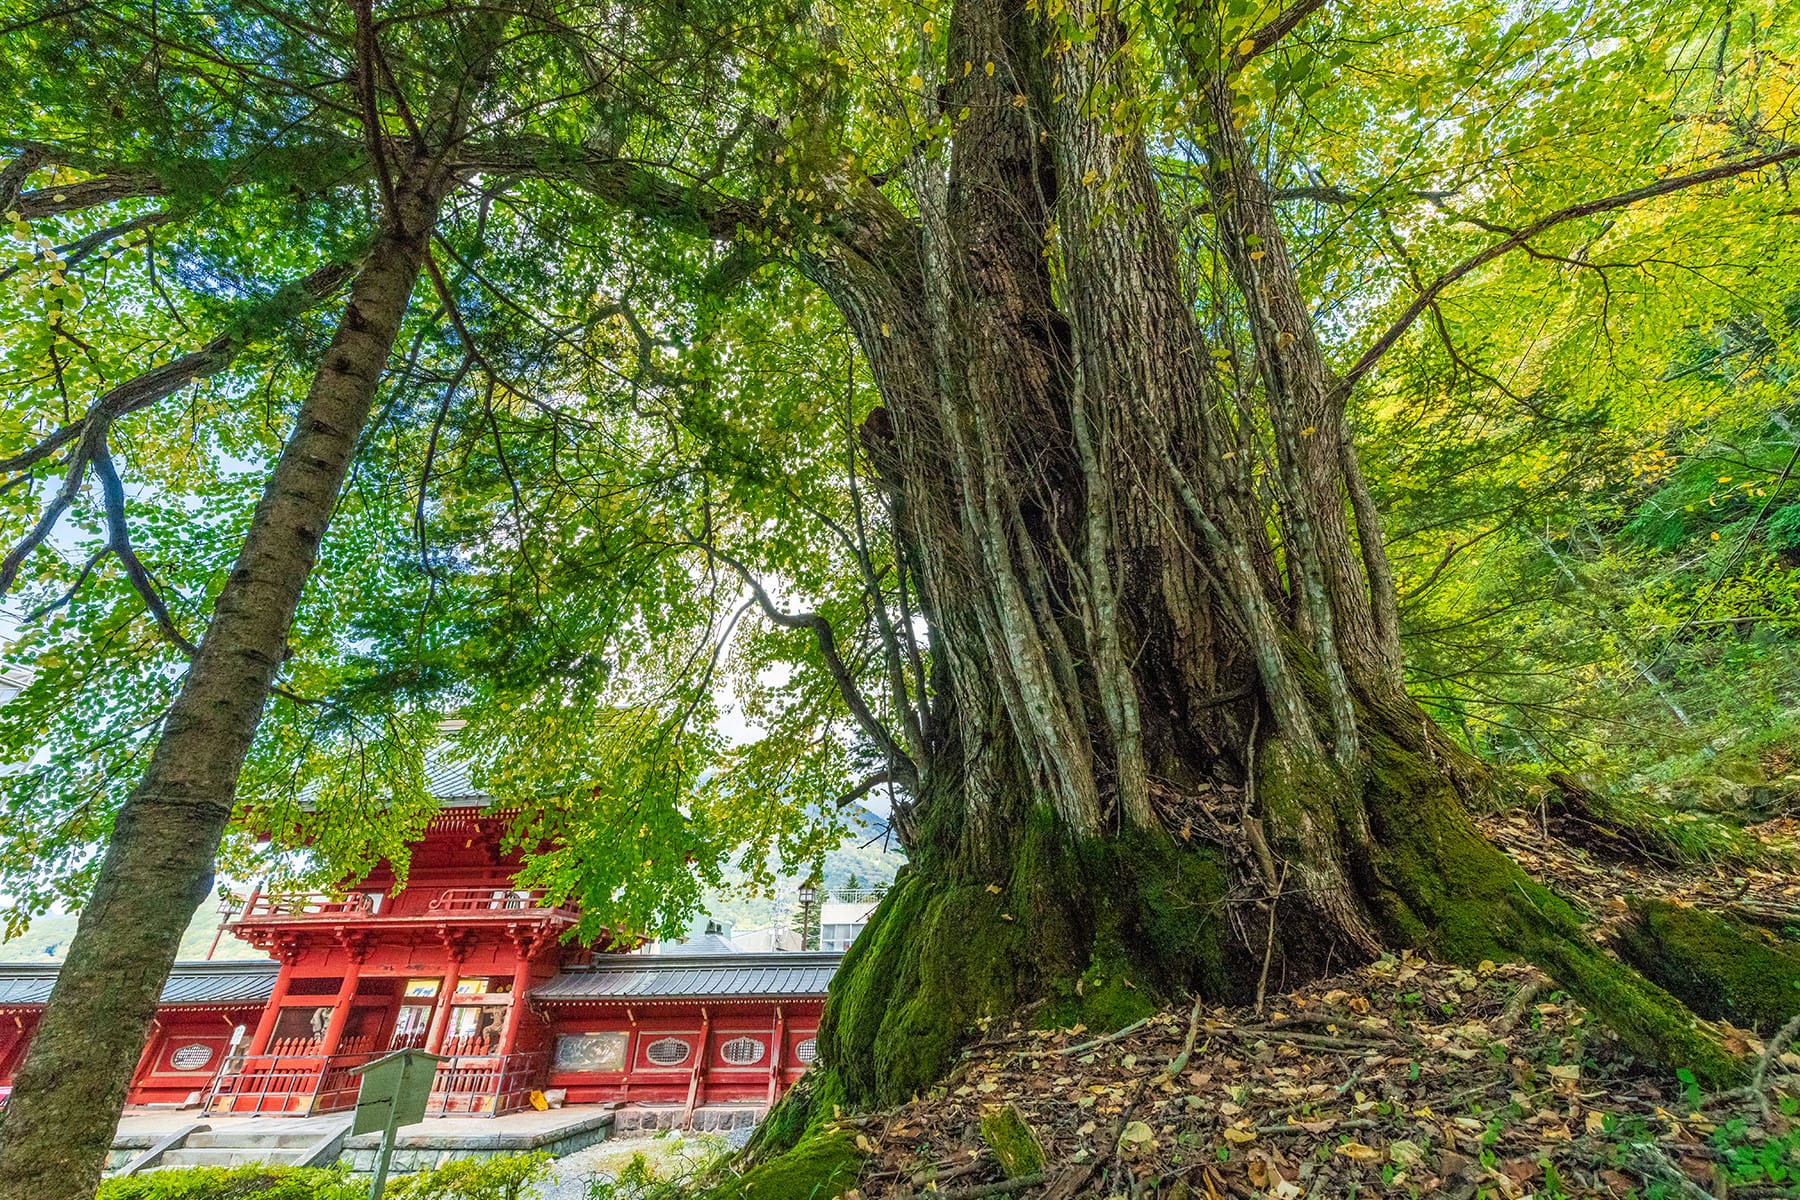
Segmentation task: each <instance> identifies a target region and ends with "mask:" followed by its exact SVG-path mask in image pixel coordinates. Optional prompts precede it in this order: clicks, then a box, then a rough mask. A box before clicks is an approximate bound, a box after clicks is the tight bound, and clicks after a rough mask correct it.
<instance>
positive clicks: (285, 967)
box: [245, 954, 294, 1057]
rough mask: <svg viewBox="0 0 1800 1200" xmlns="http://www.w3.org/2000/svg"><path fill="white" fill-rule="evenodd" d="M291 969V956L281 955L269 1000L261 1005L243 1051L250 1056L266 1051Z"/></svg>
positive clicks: (283, 998) (292, 960)
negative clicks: (253, 1030)
mask: <svg viewBox="0 0 1800 1200" xmlns="http://www.w3.org/2000/svg"><path fill="white" fill-rule="evenodd" d="M293 970H294V959H293V956H292V955H287V954H284V955H282V956H281V969H280V970H279V971H277V972H276V973H275V987H274V988H273V989H272V990H271V991H270V992H269V1001H268V1003H267V1004H265V1005H263V1010H262V1016H260V1017H258V1018H257V1020H256V1032H255V1033H252V1034H251V1035H250V1048H249V1049H248V1050H247V1051H245V1053H246V1054H248V1055H250V1056H251V1057H255V1056H256V1055H258V1054H266V1053H268V1050H269V1039H270V1038H271V1037H272V1036H274V1033H275V1018H276V1017H277V1016H279V1015H280V1014H281V1002H282V1001H283V1000H286V999H287V993H288V979H289V976H291V975H292V974H293Z"/></svg>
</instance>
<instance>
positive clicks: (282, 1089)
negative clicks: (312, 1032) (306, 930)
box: [200, 1037, 550, 1117]
mask: <svg viewBox="0 0 1800 1200" xmlns="http://www.w3.org/2000/svg"><path fill="white" fill-rule="evenodd" d="M367 1040H368V1039H366V1038H357V1039H346V1041H345V1046H346V1047H347V1051H346V1052H345V1053H341V1054H332V1055H324V1054H317V1053H312V1054H306V1053H300V1054H286V1053H275V1054H258V1055H254V1056H252V1057H249V1058H246V1059H243V1060H241V1061H238V1062H228V1063H226V1064H225V1067H224V1069H222V1070H221V1071H220V1072H219V1074H218V1075H216V1076H214V1077H213V1081H212V1083H211V1084H210V1085H208V1087H207V1089H206V1092H205V1094H204V1095H203V1097H202V1099H201V1104H200V1111H201V1113H202V1114H203V1115H206V1116H222V1115H226V1114H239V1113H245V1114H257V1115H263V1116H308V1115H312V1114H317V1113H330V1112H345V1111H348V1110H349V1109H352V1108H355V1107H356V1093H357V1089H358V1087H359V1086H361V1083H362V1079H361V1077H360V1076H358V1075H357V1074H355V1068H357V1067H361V1066H364V1065H366V1064H367V1063H370V1062H373V1061H374V1060H375V1059H377V1058H379V1057H381V1055H379V1054H375V1053H372V1052H370V1051H369V1050H368V1048H367ZM304 1041H305V1040H304V1039H299V1038H290V1039H286V1040H285V1041H284V1042H283V1043H280V1044H283V1045H286V1044H292V1043H304ZM485 1046H486V1039H476V1038H474V1037H469V1038H457V1039H452V1041H451V1042H450V1043H449V1044H447V1045H446V1046H445V1051H446V1053H447V1054H448V1057H446V1058H445V1059H444V1061H443V1062H441V1063H439V1064H438V1069H437V1078H436V1079H435V1080H433V1082H432V1087H431V1098H430V1100H429V1101H428V1102H427V1105H426V1110H425V1111H426V1113H427V1115H429V1116H438V1117H443V1116H484V1117H494V1116H499V1115H500V1114H501V1113H507V1112H513V1111H516V1110H518V1109H521V1108H524V1107H525V1106H526V1105H527V1104H528V1103H530V1097H531V1093H532V1091H533V1090H534V1089H536V1088H540V1087H542V1086H543V1085H544V1078H545V1073H546V1071H547V1069H548V1068H549V1065H550V1064H549V1055H548V1054H545V1053H543V1052H541V1051H540V1052H534V1053H530V1054H492V1053H488V1052H487V1050H486V1049H485ZM383 1053H387V1052H386V1051H384V1052H383Z"/></svg>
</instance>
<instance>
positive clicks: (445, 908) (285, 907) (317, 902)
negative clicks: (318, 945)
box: [232, 887, 577, 921]
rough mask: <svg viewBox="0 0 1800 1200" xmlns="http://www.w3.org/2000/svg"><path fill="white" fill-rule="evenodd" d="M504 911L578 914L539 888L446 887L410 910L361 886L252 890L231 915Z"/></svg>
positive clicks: (374, 916) (391, 916)
mask: <svg viewBox="0 0 1800 1200" xmlns="http://www.w3.org/2000/svg"><path fill="white" fill-rule="evenodd" d="M378 905H379V906H380V908H379V910H378V907H377V906H378ZM506 913H538V914H548V913H556V914H560V915H565V916H568V917H569V918H571V919H573V918H574V917H575V916H576V915H577V914H576V913H575V912H574V910H572V909H567V908H561V907H558V906H556V905H553V904H547V903H545V893H544V892H542V891H526V890H521V889H514V888H496V887H458V888H445V889H444V890H443V891H441V892H439V893H438V894H437V896H436V897H434V898H433V899H432V900H431V902H430V904H429V905H428V906H427V910H426V911H424V912H420V911H418V910H414V911H413V912H411V913H410V914H409V913H406V912H399V911H391V906H389V905H384V904H381V902H380V901H379V900H378V899H377V898H376V897H375V896H373V895H369V894H365V893H362V892H351V893H350V894H349V895H347V896H333V895H329V894H327V893H324V892H276V893H266V894H265V893H262V892H256V893H252V894H251V896H250V898H249V900H247V901H246V902H245V904H244V907H243V910H242V911H241V912H239V913H238V914H237V916H236V917H234V918H232V919H233V920H236V921H246V920H252V919H255V918H259V917H260V918H267V917H276V918H282V919H290V920H291V919H294V918H300V919H306V918H312V917H318V918H333V919H337V920H342V919H344V918H345V917H352V918H372V919H376V920H388V919H404V918H405V917H407V916H409V915H410V916H413V917H425V916H430V917H443V916H447V915H451V914H455V915H458V916H482V915H487V914H494V915H500V914H506Z"/></svg>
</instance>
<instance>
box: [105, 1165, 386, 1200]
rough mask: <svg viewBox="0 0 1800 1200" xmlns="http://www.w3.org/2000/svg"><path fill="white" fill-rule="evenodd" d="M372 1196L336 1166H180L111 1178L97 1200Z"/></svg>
mask: <svg viewBox="0 0 1800 1200" xmlns="http://www.w3.org/2000/svg"><path fill="white" fill-rule="evenodd" d="M368 1194H369V1187H368V1184H366V1183H359V1182H356V1181H355V1180H353V1179H352V1178H351V1177H350V1176H349V1175H348V1174H347V1173H346V1172H344V1171H343V1170H342V1169H339V1168H335V1167H334V1168H332V1169H330V1170H312V1169H304V1168H298V1167H269V1166H247V1167H180V1168H176V1169H173V1170H166V1171H150V1172H147V1173H145V1174H143V1175H132V1176H129V1177H127V1178H124V1179H108V1180H106V1181H105V1182H104V1183H102V1184H101V1185H100V1190H99V1191H97V1192H96V1193H94V1200H363V1198H364V1197H366V1196H367V1195H368Z"/></svg>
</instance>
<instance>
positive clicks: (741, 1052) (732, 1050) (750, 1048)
mask: <svg viewBox="0 0 1800 1200" xmlns="http://www.w3.org/2000/svg"><path fill="white" fill-rule="evenodd" d="M763 1053H764V1050H763V1044H762V1043H761V1042H759V1041H757V1040H756V1039H755V1038H753V1037H735V1038H732V1039H731V1040H730V1041H729V1042H726V1043H725V1044H724V1045H723V1046H720V1047H719V1057H721V1058H723V1059H724V1060H725V1061H726V1062H728V1063H730V1064H731V1065H732V1066H734V1067H753V1066H755V1065H756V1064H757V1063H759V1062H761V1061H762V1059H763Z"/></svg>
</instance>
